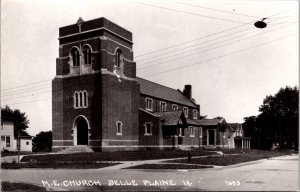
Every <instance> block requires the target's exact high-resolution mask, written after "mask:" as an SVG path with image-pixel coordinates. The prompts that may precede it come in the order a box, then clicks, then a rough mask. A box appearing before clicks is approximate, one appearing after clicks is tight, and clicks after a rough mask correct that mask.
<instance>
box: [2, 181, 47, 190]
mask: <svg viewBox="0 0 300 192" xmlns="http://www.w3.org/2000/svg"><path fill="white" fill-rule="evenodd" d="M1 186H2V191H47V190H46V189H45V188H44V187H40V186H36V185H32V184H27V183H10V182H5V181H3V182H1Z"/></svg>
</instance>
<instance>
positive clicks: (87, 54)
mask: <svg viewBox="0 0 300 192" xmlns="http://www.w3.org/2000/svg"><path fill="white" fill-rule="evenodd" d="M82 52H83V57H84V64H91V52H92V50H91V48H90V47H89V46H88V45H84V46H83V48H82Z"/></svg>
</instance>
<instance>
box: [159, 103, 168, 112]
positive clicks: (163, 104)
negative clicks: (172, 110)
mask: <svg viewBox="0 0 300 192" xmlns="http://www.w3.org/2000/svg"><path fill="white" fill-rule="evenodd" d="M160 111H167V103H166V102H164V101H161V102H160Z"/></svg>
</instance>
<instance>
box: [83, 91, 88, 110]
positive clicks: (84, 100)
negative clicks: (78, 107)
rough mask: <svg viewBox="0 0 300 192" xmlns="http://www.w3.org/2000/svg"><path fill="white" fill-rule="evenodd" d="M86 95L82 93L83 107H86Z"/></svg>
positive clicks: (84, 92)
mask: <svg viewBox="0 0 300 192" xmlns="http://www.w3.org/2000/svg"><path fill="white" fill-rule="evenodd" d="M87 97H88V95H87V92H86V91H83V107H87V105H88V104H87V101H88V98H87Z"/></svg>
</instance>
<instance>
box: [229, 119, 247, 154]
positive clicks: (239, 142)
mask: <svg viewBox="0 0 300 192" xmlns="http://www.w3.org/2000/svg"><path fill="white" fill-rule="evenodd" d="M229 126H230V127H231V128H230V134H229V137H228V146H229V148H237V149H250V141H251V138H250V137H244V130H243V126H242V124H240V123H229Z"/></svg>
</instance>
